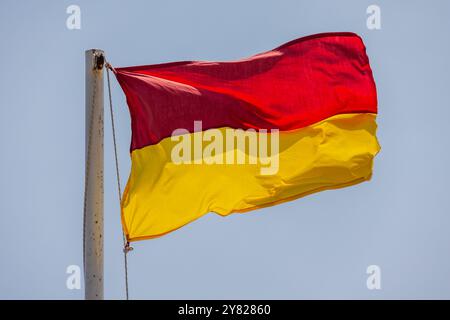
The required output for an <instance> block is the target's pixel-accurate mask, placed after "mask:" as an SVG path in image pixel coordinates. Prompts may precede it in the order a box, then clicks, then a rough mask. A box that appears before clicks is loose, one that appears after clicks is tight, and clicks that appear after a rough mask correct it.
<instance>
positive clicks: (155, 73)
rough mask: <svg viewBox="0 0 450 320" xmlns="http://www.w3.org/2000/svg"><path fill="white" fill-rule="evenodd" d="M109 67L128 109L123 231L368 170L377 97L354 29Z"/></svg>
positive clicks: (341, 183)
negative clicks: (228, 57) (228, 54)
mask: <svg viewBox="0 0 450 320" xmlns="http://www.w3.org/2000/svg"><path fill="white" fill-rule="evenodd" d="M114 73H115V75H116V78H117V80H118V82H119V83H120V86H121V87H122V89H123V91H124V93H125V96H126V99H127V104H128V107H129V110H130V115H131V128H132V139H131V150H130V151H131V173H130V176H129V179H128V182H127V186H126V188H125V191H124V194H123V199H122V204H121V206H122V223H123V228H124V231H125V234H126V237H127V239H128V241H136V240H142V239H149V238H154V237H158V236H161V235H164V234H166V233H169V232H171V231H174V230H176V229H178V228H180V227H182V226H184V225H186V224H188V223H190V222H192V221H194V220H196V219H198V218H199V217H201V216H203V215H205V214H207V213H209V212H215V213H217V214H219V215H222V216H226V215H229V214H230V213H234V212H246V211H250V210H254V209H257V208H262V207H266V206H271V205H275V204H278V203H281V202H284V201H289V200H293V199H296V198H299V197H302V196H305V195H308V194H311V193H314V192H318V191H322V190H327V189H335V188H341V187H345V186H350V185H354V184H357V183H360V182H362V181H366V180H369V179H370V178H371V175H372V165H373V158H374V156H375V155H376V154H377V152H378V151H379V144H378V142H377V138H376V127H377V126H376V114H377V96H376V88H375V82H374V79H373V76H372V71H371V68H370V65H369V60H368V57H367V55H366V50H365V46H364V44H363V41H362V40H361V38H360V37H359V36H357V35H356V34H353V33H326V34H317V35H312V36H308V37H303V38H299V39H296V40H293V41H291V42H288V43H286V44H284V45H282V46H280V47H278V48H276V49H273V50H271V51H267V52H264V53H261V54H256V55H254V56H251V57H249V58H245V59H241V60H237V61H229V62H212V61H182V62H173V63H164V64H156V65H146V66H135V67H125V68H116V69H115V70H114Z"/></svg>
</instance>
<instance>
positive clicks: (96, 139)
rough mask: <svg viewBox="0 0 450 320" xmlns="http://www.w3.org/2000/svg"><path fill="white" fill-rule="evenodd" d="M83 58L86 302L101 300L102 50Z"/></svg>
mask: <svg viewBox="0 0 450 320" xmlns="http://www.w3.org/2000/svg"><path fill="white" fill-rule="evenodd" d="M85 58H86V92H85V94H86V150H85V151H86V176H85V195H84V197H85V199H84V201H85V205H84V239H83V242H84V243H83V249H84V250H83V254H84V288H85V299H86V300H101V299H103V65H104V62H105V58H104V52H103V51H102V50H97V49H91V50H87V51H86V52H85Z"/></svg>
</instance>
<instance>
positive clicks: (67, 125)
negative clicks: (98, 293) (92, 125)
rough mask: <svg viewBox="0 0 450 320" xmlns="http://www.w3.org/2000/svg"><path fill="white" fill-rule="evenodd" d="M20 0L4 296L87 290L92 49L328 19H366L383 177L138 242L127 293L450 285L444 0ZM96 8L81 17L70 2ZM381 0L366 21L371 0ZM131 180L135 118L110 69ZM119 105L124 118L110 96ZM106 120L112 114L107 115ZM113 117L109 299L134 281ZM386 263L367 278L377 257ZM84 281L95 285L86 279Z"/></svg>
mask: <svg viewBox="0 0 450 320" xmlns="http://www.w3.org/2000/svg"><path fill="white" fill-rule="evenodd" d="M430 3H431V2H429V1H381V0H380V1H357V0H354V1H349V0H346V1H282V2H281V1H237V0H230V1H206V0H202V1H197V0H193V1H160V0H156V1H151V2H150V1H135V0H132V1H127V2H123V1H39V2H38V1H12V0H4V1H2V2H1V4H0V39H1V41H2V56H1V59H0V70H1V73H0V74H1V76H0V130H1V134H0V147H1V157H0V177H1V180H0V191H1V202H0V212H1V215H0V240H1V242H2V244H3V248H2V251H3V254H2V258H1V263H0V271H1V272H0V298H3V299H11V298H27V299H47V298H57V299H81V298H83V296H84V294H83V290H68V289H67V288H66V278H67V274H66V268H67V266H68V265H72V264H78V265H80V266H81V265H82V212H83V183H84V141H85V140H84V129H85V128H84V108H85V107H84V51H85V50H86V49H90V48H101V49H103V50H105V52H106V55H107V59H108V60H109V61H110V62H111V63H112V64H113V65H114V66H130V65H140V64H152V63H160V62H168V61H177V60H233V59H238V58H241V57H246V56H249V55H252V54H255V53H258V52H262V51H266V50H269V49H272V48H274V47H276V46H278V45H280V44H282V43H284V42H287V41H289V40H292V39H294V38H297V37H300V36H304V35H309V34H314V33H319V32H327V31H352V32H356V33H358V34H360V35H361V36H362V37H363V39H364V41H365V44H366V46H367V52H368V55H369V58H370V61H371V65H372V69H373V71H374V76H375V80H376V83H377V88H378V99H379V118H378V123H379V132H378V136H379V140H380V143H381V146H382V150H381V152H380V154H379V155H378V157H377V159H376V162H375V169H374V177H373V179H372V181H370V182H368V183H364V184H360V185H357V186H354V187H350V188H346V189H341V190H334V191H327V192H322V193H319V194H315V195H312V196H309V197H306V198H303V199H300V200H297V201H294V202H289V203H285V204H282V205H279V206H276V207H271V208H266V209H262V210H259V211H256V212H251V213H247V214H236V215H232V216H230V217H227V218H222V217H219V216H216V215H214V214H210V215H207V216H206V217H204V218H202V219H199V220H197V221H196V222H194V223H192V224H190V225H188V226H186V227H184V228H182V229H180V230H178V231H176V232H174V233H171V234H169V235H167V236H165V237H162V238H159V239H156V240H149V241H143V242H139V243H136V244H134V248H135V250H134V251H133V252H132V253H131V254H130V256H129V264H130V265H129V268H130V274H129V277H130V296H131V298H136V299H145V298H148V299H154V298H158V299H163V298H181V299H183V298H191V299H196V298H210V299H214V298H223V299H227V298H235V299H241V298H254V299H258V298H263V299H266V298H267V299H270V298H274V299H278V298H286V299H290V298H341V299H345V298H369V299H379V298H450V271H449V270H450V258H449V255H448V252H450V233H449V232H448V230H449V227H450V217H449V212H450V210H449V209H450V208H449V206H450V205H449V202H448V181H449V178H450V173H449V170H448V163H449V160H450V159H449V158H450V152H449V145H450V143H449V139H448V132H447V128H448V119H449V116H450V110H449V108H448V107H449V101H450V90H448V84H449V74H450V62H449V59H448V57H449V56H450V38H449V37H448V30H450V19H448V12H450V4H449V3H448V2H447V1H434V2H432V3H433V5H431V4H430ZM71 4H76V5H78V6H80V8H81V29H80V30H68V29H67V27H66V19H67V17H68V15H67V14H66V8H67V7H68V6H69V5H71ZM371 4H377V5H379V7H380V8H381V30H368V29H367V27H366V18H367V14H366V8H367V7H368V6H369V5H371ZM112 84H113V87H112V90H113V101H114V107H115V113H116V121H117V134H118V146H119V160H120V169H121V173H122V182H123V184H124V183H125V182H126V178H127V175H128V172H129V167H130V159H129V153H128V150H129V142H130V118H129V115H128V110H127V107H126V104H125V99H124V95H123V93H122V92H121V90H120V88H119V87H118V85H117V83H116V82H115V79H114V78H113V83H112ZM105 115H106V116H109V114H108V111H107V110H105ZM106 119H107V120H108V118H106ZM114 174H115V171H114V158H113V149H112V139H111V128H110V125H109V123H108V122H106V125H105V297H106V298H111V299H121V298H123V296H124V280H123V276H124V274H123V264H122V252H121V249H122V248H121V229H120V220H119V204H118V201H117V194H116V184H115V175H114ZM373 264H375V265H378V266H379V267H380V268H381V275H382V276H381V283H382V289H381V290H368V289H367V287H366V279H367V274H366V268H367V266H369V265H373ZM82 289H83V288H82Z"/></svg>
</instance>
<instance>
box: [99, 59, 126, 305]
mask: <svg viewBox="0 0 450 320" xmlns="http://www.w3.org/2000/svg"><path fill="white" fill-rule="evenodd" d="M105 66H106V76H107V79H108V96H109V111H110V115H111V127H112V135H113V142H114V158H115V160H116V177H117V191H118V195H119V206H120V205H121V203H122V190H121V187H120V173H119V159H118V156H117V143H116V127H115V124H114V112H113V106H112V98H111V82H110V79H109V70H110V69H111V70H113V71H114V69H113V68H112V66H111V65H110V64H109V63H108V62H106V65H105ZM122 238H123V260H124V267H125V294H126V299H127V300H128V299H129V295H128V258H127V254H128V252H130V251H132V250H133V248H132V247H130V243H129V242H128V241H127V238H126V237H125V233H124V232H123V230H122Z"/></svg>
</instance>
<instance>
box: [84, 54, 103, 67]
mask: <svg viewBox="0 0 450 320" xmlns="http://www.w3.org/2000/svg"><path fill="white" fill-rule="evenodd" d="M85 54H86V56H88V55H89V56H92V58H93V61H92V65H93V69H94V70H102V69H103V66H104V65H105V52H104V51H103V50H100V49H89V50H86V51H85Z"/></svg>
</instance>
